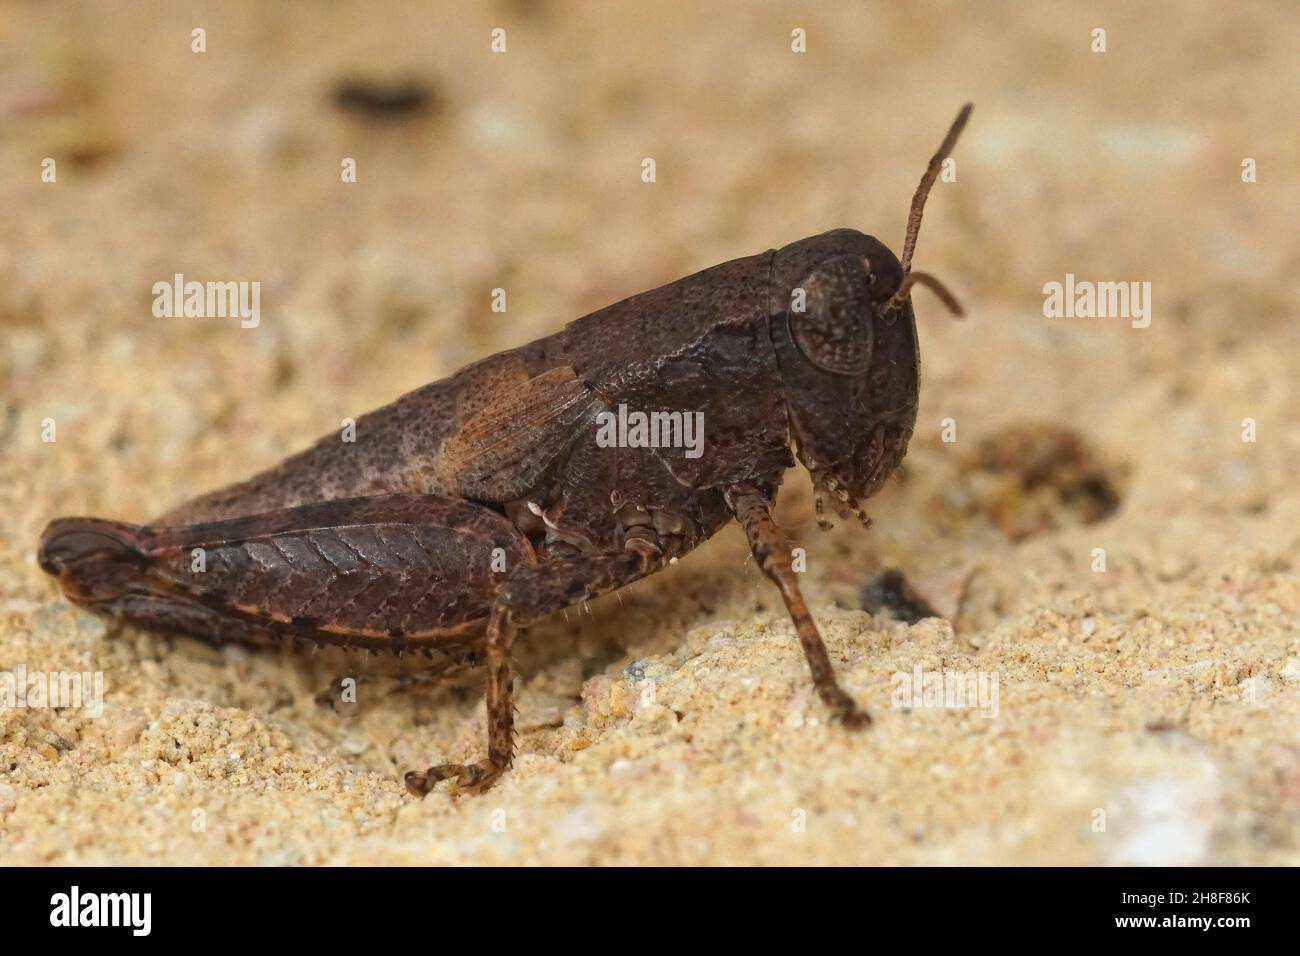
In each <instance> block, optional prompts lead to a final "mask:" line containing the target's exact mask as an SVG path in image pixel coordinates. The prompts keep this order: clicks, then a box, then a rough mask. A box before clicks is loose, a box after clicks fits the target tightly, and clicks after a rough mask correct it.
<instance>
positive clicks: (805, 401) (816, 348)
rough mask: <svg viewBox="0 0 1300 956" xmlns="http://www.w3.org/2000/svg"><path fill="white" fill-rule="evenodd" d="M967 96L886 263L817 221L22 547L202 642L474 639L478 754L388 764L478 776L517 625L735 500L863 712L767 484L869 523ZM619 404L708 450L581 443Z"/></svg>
mask: <svg viewBox="0 0 1300 956" xmlns="http://www.w3.org/2000/svg"><path fill="white" fill-rule="evenodd" d="M970 110H971V107H970V105H969V104H967V105H966V106H965V107H964V108H963V109H962V110H961V112H960V114H959V115H958V116H957V119H956V121H955V122H954V123H953V125H952V128H951V129H950V130H949V131H948V135H947V137H945V139H944V141H943V144H942V145H941V146H940V147H939V151H938V152H937V153H936V154H935V156H934V158H933V159H931V160H930V165H929V168H928V169H927V170H926V172H925V175H924V176H923V177H922V178H921V182H920V185H919V186H918V187H917V190H916V194H915V196H914V197H913V199H912V206H911V212H910V215H909V216H908V222H907V235H906V239H905V241H904V244H903V255H902V258H901V260H900V259H897V258H895V256H894V254H893V253H892V252H890V251H889V249H888V248H886V247H885V245H884V244H882V243H881V242H879V241H878V240H876V239H875V238H873V237H871V236H867V235H863V234H862V233H860V232H857V231H855V230H852V229H837V230H835V231H832V232H827V233H823V234H822V235H818V236H811V237H809V238H807V239H801V240H799V241H798V242H794V243H791V244H790V245H788V246H785V247H784V248H782V249H777V250H768V251H767V252H762V253H759V254H758V255H755V256H750V257H748V258H745V259H735V260H733V261H731V262H725V263H723V264H721V265H717V266H714V267H713V268H711V269H705V270H704V271H703V272H697V273H696V274H694V275H692V276H687V277H686V278H684V279H679V280H677V281H676V282H672V283H669V284H668V285H665V286H661V287H659V288H658V289H654V290H652V291H650V292H643V293H641V294H640V295H635V296H632V297H631V298H629V299H624V300H623V301H622V302H618V303H615V304H614V305H611V306H608V307H607V308H604V309H601V310H599V311H598V312H593V313H592V314H590V315H587V316H584V317H583V318H580V319H578V320H577V321H575V322H572V323H570V324H569V325H568V326H566V327H565V328H564V329H563V330H562V331H560V332H557V333H556V334H554V335H551V336H548V337H546V338H543V339H539V340H537V341H535V342H532V343H530V344H528V345H525V346H522V347H520V348H516V349H511V350H509V351H506V352H501V353H499V354H496V355H492V356H489V357H488V358H485V359H483V360H481V361H479V362H476V363H474V364H472V365H470V366H468V367H467V368H464V369H462V370H461V371H459V372H457V373H456V374H455V375H452V376H451V377H450V378H447V379H444V380H442V381H439V382H433V383H432V384H429V385H425V386H424V387H423V388H419V389H416V390H415V391H413V392H410V393H408V394H407V395H404V396H402V397H401V398H399V399H398V400H397V401H395V402H393V403H392V404H391V405H387V406H385V407H383V408H381V409H379V410H377V411H374V412H371V413H370V414H368V415H366V416H364V417H362V418H361V419H359V420H358V421H357V422H356V429H355V440H354V441H352V442H344V441H341V440H340V437H339V436H338V435H330V436H328V437H326V438H324V439H322V440H321V441H319V442H317V443H316V444H315V445H313V446H312V447H311V448H308V449H307V450H306V451H303V452H300V453H299V454H296V455H293V456H292V457H290V458H288V459H287V460H285V461H284V462H283V463H281V464H280V465H278V466H276V467H274V468H272V469H270V470H268V471H265V472H262V473H261V474H259V475H256V476H255V477H253V478H251V479H249V480H248V481H245V482H242V483H239V484H236V485H233V486H230V487H227V488H223V489H220V490H218V491H214V492H212V493H210V494H206V495H203V496H202V497H200V498H197V499H195V500H193V501H191V502H189V503H187V504H184V505H181V506H180V507H179V508H176V509H174V510H172V511H169V512H168V513H167V514H165V515H162V516H161V517H160V518H158V519H157V520H156V521H154V522H152V523H150V524H147V525H143V526H139V525H132V524H124V523H121V522H115V521H106V520H102V519H98V518H61V519H59V520H56V521H54V522H52V523H51V524H50V525H49V526H48V527H47V528H46V529H45V532H44V534H43V535H42V536H41V542H40V564H41V567H42V568H44V569H45V570H46V571H48V572H49V573H50V574H53V575H56V576H57V577H58V579H59V583H60V584H61V585H62V587H63V590H64V592H65V593H66V594H67V596H68V597H69V598H70V599H71V600H73V601H75V602H77V603H79V604H83V605H86V606H87V607H89V608H91V609H93V610H96V611H100V612H105V613H109V614H113V615H116V616H119V617H122V618H125V619H127V620H129V621H132V622H135V623H137V624H140V625H143V626H146V627H152V628H162V629H175V630H179V631H183V632H186V633H189V634H193V635H197V636H200V637H204V638H207V639H209V640H212V641H216V642H222V641H230V640H234V641H241V642H245V643H252V644H267V643H276V642H278V641H282V640H283V639H285V638H303V639H306V640H308V641H314V642H318V643H321V644H336V645H344V646H349V647H363V648H372V649H382V650H388V651H398V652H401V651H409V650H426V651H428V650H436V651H439V652H442V653H444V654H446V655H447V656H448V657H449V658H455V657H457V656H461V657H464V656H471V657H473V656H477V655H480V654H482V655H485V656H486V660H487V667H488V671H489V677H488V685H487V713H488V752H487V756H486V757H485V758H484V759H482V760H480V761H478V762H477V763H474V764H470V765H461V764H442V765H440V766H435V767H431V768H430V769H428V770H426V771H424V772H416V771H412V772H410V773H407V774H406V785H407V787H408V788H409V789H410V790H411V792H412V793H415V794H418V795H424V794H426V793H428V792H429V790H430V789H432V787H433V786H434V785H435V784H436V783H437V782H438V781H440V780H445V779H449V778H455V779H456V786H457V789H460V788H465V789H468V790H471V791H482V790H484V789H486V788H487V787H489V786H491V785H492V783H493V782H494V781H495V780H496V779H497V777H499V776H500V774H501V773H502V771H504V770H505V769H506V768H507V767H509V766H510V763H511V760H512V758H513V755H514V728H513V709H514V708H513V705H512V703H511V692H512V680H513V675H512V669H511V663H510V648H511V642H512V641H513V639H514V635H515V630H516V628H517V627H519V626H521V625H527V624H529V623H531V622H535V621H537V620H539V619H541V618H543V617H545V616H547V615H549V614H551V613H552V612H554V611H558V610H560V609H562V608H567V607H570V606H572V605H575V604H578V603H580V602H583V601H587V600H589V599H591V598H594V597H596V596H597V595H600V594H604V593H607V592H609V591H613V590H615V589H617V588H620V587H623V586H624V585H627V584H630V583H631V582H633V581H636V580H638V579H639V578H643V577H645V576H646V575H649V574H653V573H654V572H655V571H658V570H659V569H661V568H662V567H664V565H666V564H668V563H671V562H675V561H676V560H677V559H678V558H679V557H681V556H682V555H684V554H686V553H687V552H688V551H690V550H692V549H693V548H695V547H696V546H697V545H699V544H700V543H701V542H703V541H705V540H706V539H708V538H709V537H711V536H712V535H713V534H714V533H715V532H717V531H718V529H719V528H721V527H722V526H723V525H725V524H726V523H728V522H729V521H730V520H731V519H733V518H734V519H736V520H737V521H738V522H740V524H741V526H742V527H743V528H744V529H745V534H746V536H747V538H748V540H749V546H750V549H751V550H752V552H753V555H754V558H755V561H756V562H757V564H758V566H759V567H760V568H761V569H762V571H763V573H764V574H765V575H766V576H767V577H769V578H770V579H771V580H772V581H773V582H774V583H775V584H776V586H777V587H778V588H779V589H780V592H781V597H782V599H783V600H784V602H785V606H786V608H787V610H788V611H789V613H790V616H791V618H792V619H793V621H794V627H795V632H796V633H797V634H798V637H799V642H800V644H801V645H802V646H803V652H804V655H805V656H806V657H807V659H808V665H809V667H810V668H811V670H812V679H813V684H814V685H815V687H816V689H817V693H818V694H819V695H820V696H821V698H822V700H823V701H824V702H825V704H826V705H827V707H829V708H830V711H831V713H832V714H833V716H834V717H836V718H838V719H839V720H841V721H842V722H843V723H844V724H846V725H848V726H850V727H861V726H864V725H866V724H868V723H870V718H869V716H868V715H867V713H866V711H864V710H862V709H861V708H859V707H858V705H857V704H856V703H855V702H854V700H853V699H852V698H851V697H850V696H849V695H848V694H846V693H845V692H844V691H843V690H842V689H841V688H840V686H839V684H837V683H836V681H835V674H834V672H833V670H832V668H831V662H830V658H829V656H828V655H827V653H826V647H825V645H824V644H823V643H822V639H821V635H820V634H819V633H818V631H817V626H816V624H815V623H814V622H813V618H812V615H811V614H810V613H809V611H808V607H807V605H806V604H805V603H804V599H803V596H802V595H801V594H800V591H799V585H798V583H797V580H796V576H795V572H794V571H793V569H792V567H791V559H790V552H789V549H788V548H787V547H786V545H785V543H784V539H783V535H782V532H781V530H780V529H779V528H778V527H777V525H776V524H775V522H774V521H773V519H772V506H773V502H774V500H775V497H776V492H777V488H778V486H779V485H780V483H781V479H782V477H783V475H784V473H785V471H786V469H788V468H792V467H793V466H794V464H795V457H796V456H797V457H798V460H799V461H800V462H801V463H802V464H803V465H804V466H805V467H806V468H807V469H808V471H809V473H810V474H811V477H812V483H813V487H814V490H815V492H816V495H817V514H818V519H819V522H822V523H823V524H824V519H823V518H822V510H823V495H827V496H829V498H830V500H831V502H832V505H833V507H835V509H836V510H837V511H838V512H839V513H840V514H841V515H844V516H849V515H852V516H856V517H857V518H858V519H859V520H861V521H862V522H863V523H864V524H868V523H869V519H867V517H866V515H865V514H864V513H863V512H862V510H861V507H860V502H861V501H863V500H865V499H866V498H868V497H870V496H871V495H872V494H874V493H875V492H876V491H877V490H879V489H880V487H881V486H882V485H883V484H884V482H885V481H886V479H888V478H889V476H890V475H891V474H893V472H894V471H895V469H896V468H897V467H898V465H899V463H900V462H901V461H902V459H903V456H904V454H905V453H906V451H907V443H908V440H909V439H910V437H911V435H912V429H913V426H914V424H915V422H916V410H917V398H918V385H919V374H920V365H919V353H918V349H917V337H916V321H915V316H914V313H913V311H912V304H911V296H910V293H911V290H912V287H913V285H915V284H917V283H919V284H922V285H925V286H927V287H929V288H931V289H932V290H934V292H935V293H936V294H937V295H938V296H939V297H940V299H941V300H942V301H943V302H944V303H945V304H946V305H947V306H948V307H949V308H950V309H951V310H953V311H954V312H955V313H957V314H960V308H959V307H958V306H957V304H956V302H955V301H954V300H953V298H952V296H951V295H949V294H948V292H947V291H946V290H945V289H944V288H943V286H942V285H940V284H939V282H938V281H937V280H935V279H934V278H933V277H931V276H929V275H926V274H925V273H922V272H913V271H912V270H911V263H912V253H913V251H914V249H915V247H916V238H917V234H918V232H919V231H920V226H921V214H922V210H923V209H924V206H925V200H926V197H927V195H928V194H929V192H930V188H931V186H932V185H933V184H934V182H935V179H936V178H937V177H938V175H939V171H940V166H941V164H942V162H943V160H944V159H945V158H946V157H947V156H948V154H949V153H950V152H951V151H952V148H953V146H954V144H955V143H956V140H957V137H958V135H959V134H960V132H961V130H962V128H963V126H965V124H966V120H967V118H968V117H969V115H970ZM626 408H632V409H637V410H641V411H642V412H643V413H651V414H652V415H653V413H662V415H661V417H660V418H659V419H658V421H659V422H660V423H661V424H662V423H663V422H665V421H667V422H670V423H671V422H672V421H673V420H674V419H672V417H671V416H672V415H674V414H677V415H681V414H683V413H685V414H695V413H702V419H700V420H702V421H704V422H705V423H706V424H707V428H708V435H707V439H706V441H705V444H704V451H703V453H698V452H697V453H695V454H692V453H691V451H690V450H689V449H684V448H677V447H662V443H656V442H650V443H648V444H647V442H645V441H634V440H629V439H628V438H627V436H624V437H625V440H623V441H621V442H617V441H616V442H614V443H612V447H611V443H610V442H608V441H600V440H599V437H600V432H599V430H598V428H597V425H598V423H605V422H608V420H609V416H610V415H612V414H614V413H615V412H616V410H617V411H618V412H619V413H622V412H623V411H624V410H625V409H626ZM663 416H668V417H666V418H665V417H663ZM643 437H644V436H643ZM670 437H671V436H670ZM656 444H658V445H660V447H655V446H656Z"/></svg>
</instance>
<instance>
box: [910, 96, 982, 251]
mask: <svg viewBox="0 0 1300 956" xmlns="http://www.w3.org/2000/svg"><path fill="white" fill-rule="evenodd" d="M972 106H973V104H971V103H967V104H966V105H965V106H963V107H962V108H961V112H960V113H958V114H957V118H956V119H955V120H953V121H952V127H951V128H950V129H949V130H948V135H947V136H945V137H944V138H943V142H942V143H940V144H939V151H938V152H937V153H935V154H934V156H933V157H932V158H931V160H930V165H929V166H928V167H927V168H926V170H925V175H924V176H922V177H921V183H920V185H919V186H917V187H916V194H915V195H914V196H912V209H911V211H910V212H909V213H908V214H907V238H906V239H905V240H903V258H902V259H900V260H899V262H900V263H901V264H902V266H903V274H904V275H907V273H908V272H910V271H911V270H912V253H913V252H915V251H916V237H917V235H918V234H919V233H920V232H921V213H922V212H924V211H925V200H926V197H928V196H929V195H930V187H931V186H933V185H934V181H935V180H936V179H938V178H939V168H940V167H941V166H942V165H943V161H944V160H945V159H947V158H948V154H949V153H951V152H952V148H953V147H954V146H956V145H957V137H958V136H960V135H961V131H962V130H963V129H964V128H965V127H966V121H967V120H968V119H970V111H971V108H972Z"/></svg>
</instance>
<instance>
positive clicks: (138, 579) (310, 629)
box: [40, 495, 536, 651]
mask: <svg viewBox="0 0 1300 956" xmlns="http://www.w3.org/2000/svg"><path fill="white" fill-rule="evenodd" d="M535 560H536V559H535V557H534V554H533V551H532V548H531V546H530V545H529V543H528V541H527V539H525V538H524V537H523V536H522V535H521V534H520V533H519V532H518V531H517V530H515V528H514V527H513V526H512V525H511V524H510V523H509V522H508V521H507V520H506V519H505V518H504V517H503V516H501V515H500V514H498V513H496V512H494V511H491V510H489V509H486V508H483V507H481V506H478V505H475V504H472V503H470V502H465V501H456V500H452V499H447V498H441V497H437V496H432V495H386V496H380V497H373V498H353V499H343V500H338V501H329V502H322V503H317V504H310V505H303V506H301V507H297V508H288V509H284V510H281V511H273V512H269V513H266V514H262V515H255V516H252V517H247V518H233V519H230V520H226V521H216V522H210V523H205V524H196V525H188V526H183V527H150V526H135V525H129V524H123V523H120V522H111V521H104V520H101V519H96V518H64V519H60V520H58V521H55V522H53V523H52V524H51V525H50V526H49V527H48V528H47V529H46V531H45V534H44V535H43V536H42V540H41V552H40V561H41V566H42V567H43V568H44V569H45V570H46V571H48V572H50V573H51V574H54V575H56V576H57V577H58V578H59V581H60V584H61V585H62V587H63V589H64V591H65V592H66V593H67V594H68V596H69V597H70V598H71V599H72V600H74V601H77V602H78V603H81V604H84V605H86V606H88V607H91V608H94V609H96V610H100V611H104V612H107V613H112V614H118V615H121V616H123V617H126V618H127V619H129V620H132V621H135V622H137V623H140V624H144V625H146V626H152V627H158V628H165V629H173V630H180V631H184V632H186V633H189V634H193V635H195V636H198V637H204V638H207V639H210V640H214V641H226V640H237V641H243V642H249V643H265V642H266V641H267V639H274V638H276V637H283V636H289V637H300V638H306V639H308V640H312V641H316V642H319V643H324V644H341V645H347V646H357V647H372V648H382V649H387V650H394V651H398V650H404V649H412V648H418V647H448V646H457V645H461V644H469V643H473V642H475V641H476V640H478V639H479V637H480V636H481V633H482V630H483V625H484V622H485V620H486V617H487V614H488V610H489V608H490V606H491V602H492V599H493V597H494V595H495V592H496V587H497V584H498V583H499V581H500V580H502V579H503V578H504V576H505V574H506V572H507V571H509V570H513V569H514V568H515V567H516V566H517V565H518V564H519V563H520V562H524V563H529V564H531V563H534V562H535Z"/></svg>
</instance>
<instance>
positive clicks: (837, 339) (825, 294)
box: [790, 256, 875, 375]
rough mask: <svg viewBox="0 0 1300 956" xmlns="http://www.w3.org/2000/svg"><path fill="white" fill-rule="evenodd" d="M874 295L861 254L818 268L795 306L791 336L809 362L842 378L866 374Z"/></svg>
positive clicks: (795, 295) (800, 289)
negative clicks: (843, 376) (842, 376)
mask: <svg viewBox="0 0 1300 956" xmlns="http://www.w3.org/2000/svg"><path fill="white" fill-rule="evenodd" d="M801 292H802V295H801V294H800V293H801ZM871 293H872V288H871V273H870V272H869V271H868V269H867V265H866V262H865V261H864V260H863V259H862V258H861V257H860V256H836V257H835V258H833V259H828V260H827V261H825V262H823V263H822V264H821V265H819V266H818V267H817V268H816V269H814V270H813V271H812V273H810V274H809V276H808V278H806V279H805V280H804V281H803V284H802V285H801V286H799V287H798V288H796V289H795V290H794V292H793V294H792V296H791V302H790V332H791V334H792V335H793V336H794V341H795V344H796V345H798V346H799V351H800V352H802V353H803V355H804V358H806V359H808V361H810V362H812V363H813V365H816V366H817V367H818V368H820V369H822V370H823V371H827V372H834V373H836V374H838V375H858V374H861V373H862V372H865V371H866V370H867V366H868V365H870V364H871V346H872V338H873V335H874V325H875V324H874V321H873V318H872V317H873V304H872V301H873V300H872V295H871ZM800 306H802V307H803V308H802V309H801V308H800Z"/></svg>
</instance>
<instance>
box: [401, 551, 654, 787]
mask: <svg viewBox="0 0 1300 956" xmlns="http://www.w3.org/2000/svg"><path fill="white" fill-rule="evenodd" d="M662 561H663V553H662V551H661V550H660V548H659V546H658V545H657V544H655V543H654V542H653V541H650V540H647V538H646V537H644V536H635V537H629V538H628V540H627V544H626V547H625V548H624V550H623V551H620V552H613V553H607V554H597V555H579V556H574V557H564V558H557V559H555V560H554V561H552V562H549V563H546V564H539V565H530V566H528V567H524V568H520V569H519V570H518V571H516V572H515V573H514V574H512V575H511V576H510V577H509V578H508V579H507V580H506V582H505V583H504V584H503V585H502V586H501V590H500V591H499V592H498V593H497V598H496V601H495V602H494V603H493V605H492V614H491V616H490V617H489V619H488V627H487V665H488V685H487V695H486V697H487V718H488V752H487V756H486V757H484V758H483V759H482V760H479V761H477V762H476V763H472V764H456V763H445V764H439V765H438V766H435V767H430V768H429V769H428V770H425V771H423V772H419V771H414V770H413V771H411V772H410V773H408V774H407V775H406V787H407V789H408V790H410V791H411V793H413V794H415V795H416V796H420V797H422V796H424V795H425V794H427V793H428V792H429V791H430V790H432V789H433V787H434V786H435V785H436V784H437V783H438V782H439V781H442V780H448V779H455V781H456V792H458V793H459V792H461V791H464V792H468V793H482V792H484V791H486V790H487V789H488V788H490V787H491V786H492V784H494V783H495V782H496V781H497V778H498V777H500V776H501V774H502V773H503V772H504V771H505V770H506V769H507V768H508V767H509V766H510V764H511V761H513V760H514V753H515V745H514V723H515V714H514V701H513V697H512V685H513V682H514V670H513V668H512V667H511V664H510V646H511V644H512V643H513V642H514V636H515V628H516V626H517V625H519V624H528V623H530V622H532V621H536V620H538V619H539V618H542V617H545V616H546V615H548V614H550V613H552V612H554V611H558V610H560V609H561V608H566V607H570V606H572V605H574V604H579V603H581V602H583V601H587V600H590V599H591V598H594V597H598V596H599V595H601V594H605V593H607V592H609V591H613V590H616V589H618V588H620V587H622V586H623V585H625V584H630V583H631V582H633V581H635V580H637V579H638V578H641V577H644V576H645V575H647V574H649V573H650V572H651V571H654V570H655V569H656V568H657V567H659V565H660V564H662Z"/></svg>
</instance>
